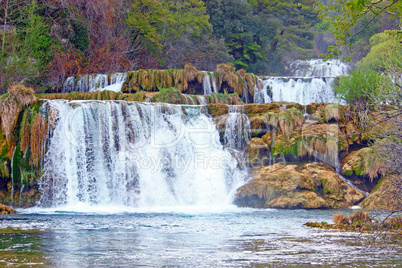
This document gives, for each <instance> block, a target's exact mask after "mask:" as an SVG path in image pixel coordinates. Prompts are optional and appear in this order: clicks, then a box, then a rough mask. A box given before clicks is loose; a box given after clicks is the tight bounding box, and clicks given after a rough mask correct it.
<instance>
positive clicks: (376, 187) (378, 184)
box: [374, 177, 385, 191]
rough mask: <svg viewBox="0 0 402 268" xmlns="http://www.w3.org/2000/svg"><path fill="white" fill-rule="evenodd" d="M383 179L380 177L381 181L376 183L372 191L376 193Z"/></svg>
mask: <svg viewBox="0 0 402 268" xmlns="http://www.w3.org/2000/svg"><path fill="white" fill-rule="evenodd" d="M384 179H385V178H384V177H381V179H380V180H379V181H378V183H377V185H376V186H375V187H374V191H377V190H378V189H379V188H380V186H381V184H382V183H383V181H384Z"/></svg>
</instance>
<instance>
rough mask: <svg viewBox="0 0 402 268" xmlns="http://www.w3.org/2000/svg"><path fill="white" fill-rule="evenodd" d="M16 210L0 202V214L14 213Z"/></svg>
mask: <svg viewBox="0 0 402 268" xmlns="http://www.w3.org/2000/svg"><path fill="white" fill-rule="evenodd" d="M15 213H17V211H15V210H14V209H12V208H10V207H9V206H6V205H3V204H0V214H15Z"/></svg>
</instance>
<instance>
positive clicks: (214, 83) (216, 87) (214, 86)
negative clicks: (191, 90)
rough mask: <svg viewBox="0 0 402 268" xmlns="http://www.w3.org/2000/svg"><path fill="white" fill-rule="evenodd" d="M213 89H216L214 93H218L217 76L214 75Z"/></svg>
mask: <svg viewBox="0 0 402 268" xmlns="http://www.w3.org/2000/svg"><path fill="white" fill-rule="evenodd" d="M212 87H213V89H214V93H218V86H217V84H216V77H215V75H212Z"/></svg>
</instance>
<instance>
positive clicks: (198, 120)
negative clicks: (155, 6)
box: [40, 100, 245, 208]
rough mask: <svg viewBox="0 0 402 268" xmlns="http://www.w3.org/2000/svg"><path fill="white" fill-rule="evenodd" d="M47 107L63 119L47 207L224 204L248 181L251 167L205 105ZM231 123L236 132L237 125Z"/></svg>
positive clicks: (49, 168)
mask: <svg viewBox="0 0 402 268" xmlns="http://www.w3.org/2000/svg"><path fill="white" fill-rule="evenodd" d="M44 105H48V106H49V107H50V108H49V109H50V110H52V114H54V115H55V116H56V117H57V119H56V122H55V125H54V129H53V131H52V135H51V137H50V141H49V145H48V151H47V153H46V156H45V162H44V168H43V176H42V178H41V180H40V190H41V200H40V205H41V206H49V207H59V206H74V205H77V204H86V205H102V206H108V205H113V206H116V205H117V206H131V207H138V208H147V207H158V206H162V207H170V206H173V207H174V206H198V205H199V206H204V205H205V206H220V205H221V206H224V205H229V204H231V201H232V198H233V195H234V193H235V191H236V189H237V188H238V187H239V186H241V185H242V184H243V183H244V178H245V171H244V170H241V169H240V168H239V167H238V165H237V161H236V159H235V158H234V157H233V156H232V154H231V153H230V152H229V150H228V149H230V147H231V146H232V144H229V143H227V144H225V146H223V145H222V144H221V142H220V140H219V132H218V130H217V127H216V125H215V123H214V120H213V119H212V118H211V117H210V116H209V115H207V114H204V113H202V112H201V109H199V108H187V109H184V108H182V107H181V106H179V105H170V104H147V103H137V102H124V101H71V102H69V101H65V100H53V101H47V102H46V103H45V104H44ZM230 114H231V115H232V114H233V115H234V114H239V113H238V112H237V113H230ZM244 116H245V115H244ZM243 120H245V119H243ZM234 121H236V120H234ZM228 125H230V127H229V129H232V128H234V129H235V122H232V121H230V120H229V121H228ZM233 132H235V131H233ZM225 135H226V133H225ZM227 135H228V136H229V135H237V134H235V133H233V134H229V132H228V134H227ZM228 140H231V138H230V139H228ZM233 146H237V145H236V144H233Z"/></svg>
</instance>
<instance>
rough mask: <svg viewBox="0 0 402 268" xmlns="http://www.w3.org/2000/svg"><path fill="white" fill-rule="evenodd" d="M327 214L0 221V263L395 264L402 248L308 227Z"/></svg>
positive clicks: (61, 216) (249, 212)
mask: <svg viewBox="0 0 402 268" xmlns="http://www.w3.org/2000/svg"><path fill="white" fill-rule="evenodd" d="M333 213H334V211H330V210H324V211H323V210H312V211H305V210H255V209H237V210H233V211H229V212H220V213H217V212H215V213H204V212H203V213H121V214H104V215H101V214H91V213H53V214H19V215H13V216H8V215H7V216H2V217H1V218H0V228H7V227H12V228H22V229H24V230H21V229H19V230H15V229H3V230H2V231H1V232H0V265H1V263H3V264H29V265H32V266H40V267H43V266H59V267H93V266H108V267H109V266H114V267H116V266H117V267H133V266H148V267H160V266H165V265H166V266H186V267H195V266H208V267H211V266H212V267H222V266H227V267H233V266H237V267H243V266H248V267H250V266H251V267H266V266H283V265H285V266H296V265H298V266H300V265H304V266H314V265H320V266H339V265H340V266H349V267H350V266H356V267H359V266H398V265H401V264H402V254H401V253H402V249H401V248H393V249H392V251H391V250H376V251H369V250H367V247H366V243H367V242H368V237H365V236H362V237H360V239H357V235H356V234H353V233H349V232H336V231H327V230H319V229H311V228H308V227H305V226H303V224H304V223H306V222H308V221H318V222H321V221H327V222H330V221H331V215H332V214H333Z"/></svg>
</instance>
